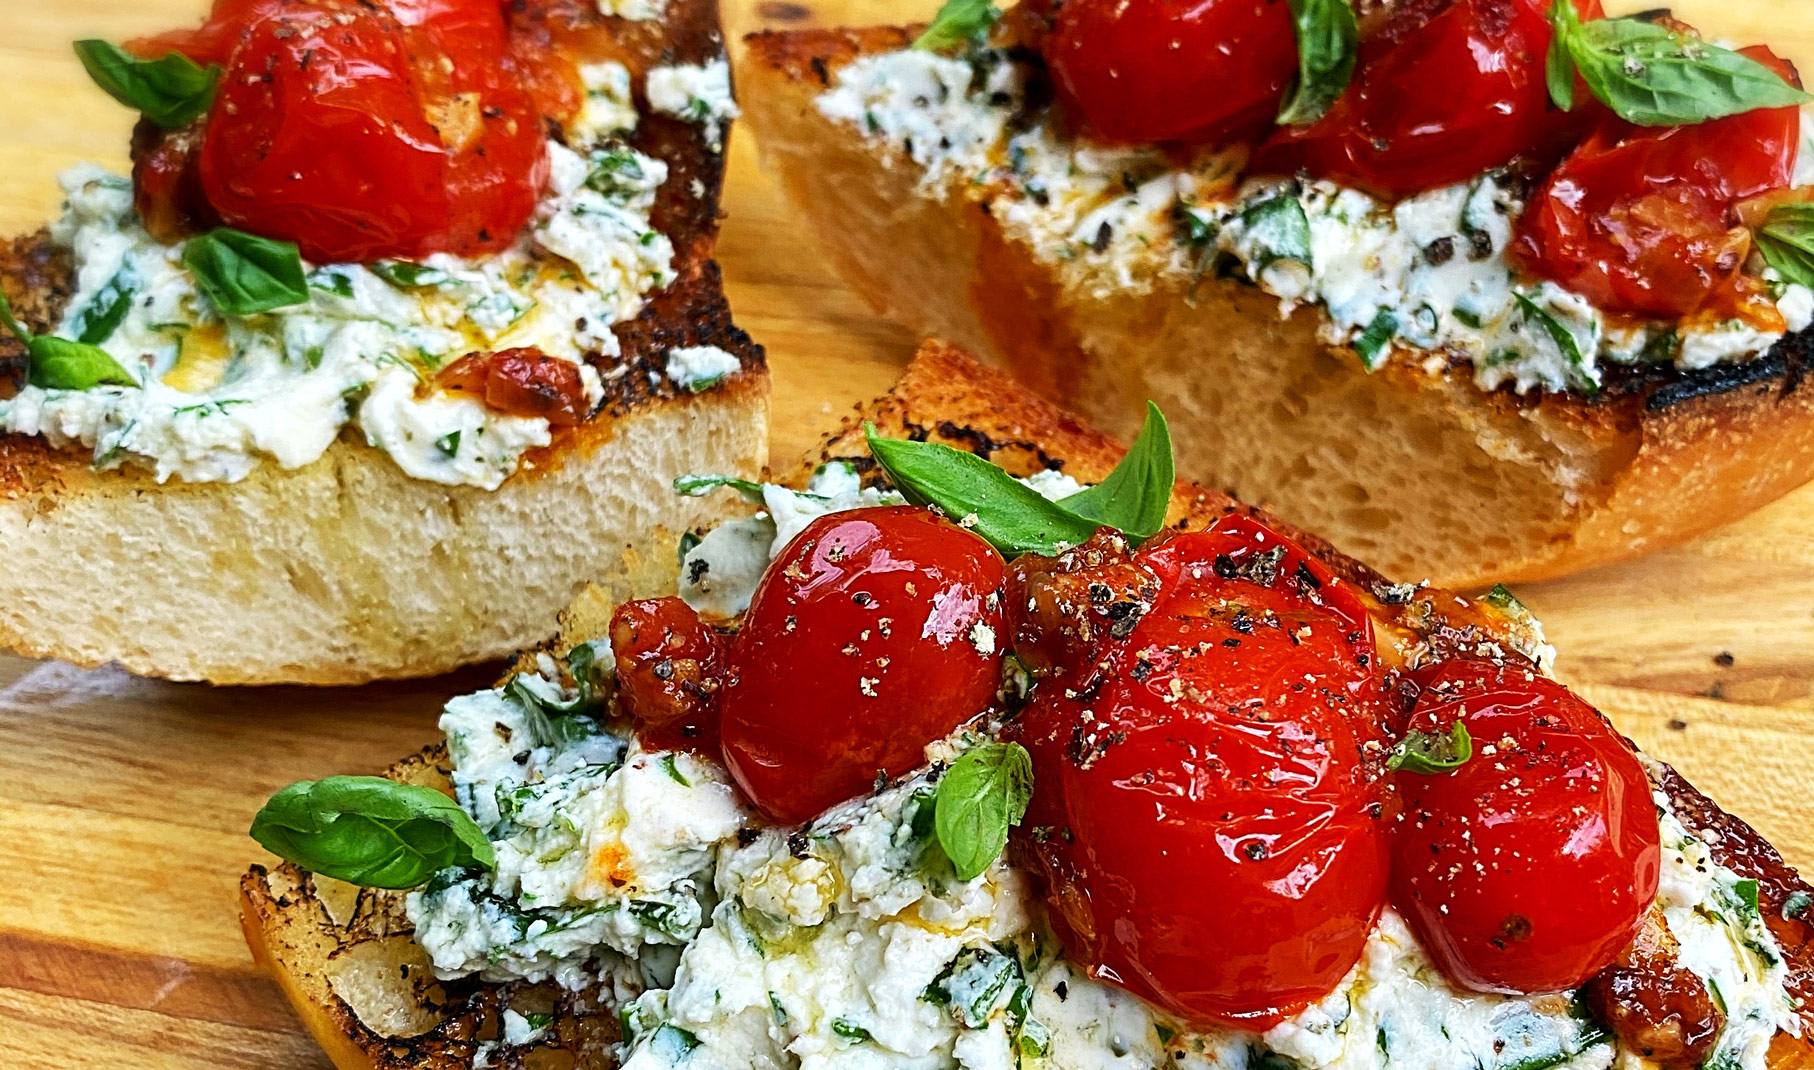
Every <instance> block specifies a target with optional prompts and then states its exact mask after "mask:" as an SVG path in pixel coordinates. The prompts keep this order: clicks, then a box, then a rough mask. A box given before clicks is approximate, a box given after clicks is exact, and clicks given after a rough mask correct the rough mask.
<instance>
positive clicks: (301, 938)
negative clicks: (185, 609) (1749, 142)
mask: <svg viewBox="0 0 1814 1070" xmlns="http://www.w3.org/2000/svg"><path fill="white" fill-rule="evenodd" d="M865 419H867V420H873V421H875V423H876V425H877V427H878V428H879V429H880V431H881V433H882V434H884V435H887V436H891V437H900V436H904V435H913V436H916V437H917V436H924V437H925V438H927V439H930V440H933V441H940V442H944V443H946V444H948V445H952V446H955V447H958V448H962V449H968V450H971V451H973V452H975V453H977V454H978V455H980V456H983V457H986V458H988V459H989V460H991V461H993V462H995V463H996V464H999V465H1001V466H1002V467H1004V468H1006V469H1008V470H1009V471H1011V472H1016V473H1019V474H1026V473H1028V472H1031V471H1033V470H1035V469H1037V468H1042V467H1052V466H1059V467H1062V468H1063V469H1064V471H1066V472H1067V473H1069V474H1071V475H1073V476H1075V477H1077V478H1078V479H1080V480H1083V481H1085V482H1091V481H1096V480H1100V479H1101V478H1102V477H1103V476H1104V475H1106V474H1107V473H1108V472H1109V471H1110V470H1111V469H1112V468H1113V467H1114V465H1115V462H1116V461H1117V460H1118V459H1119V457H1120V455H1121V448H1120V447H1119V446H1117V445H1116V444H1115V443H1114V442H1113V441H1111V440H1109V439H1108V438H1106V437H1104V436H1103V435H1101V434H1099V433H1097V432H1095V431H1093V430H1090V429H1089V428H1087V427H1085V426H1083V425H1082V424H1081V423H1079V422H1078V421H1077V420H1076V419H1075V418H1074V417H1072V416H1070V415H1069V414H1068V413H1065V412H1063V411H1061V410H1059V409H1057V408H1055V407H1054V406H1052V405H1050V404H1048V403H1046V402H1044V401H1042V400H1040V399H1038V398H1035V397H1033V396H1031V395H1030V394H1028V393H1027V392H1026V391H1025V389H1024V388H1022V387H1020V386H1018V385H1016V384H1015V383H1013V382H1011V381H1010V380H1008V379H1007V378H1006V377H1005V376H1003V375H1002V374H1001V373H999V372H996V371H992V370H989V369H986V368H984V367H983V366H981V365H980V364H978V363H977V362H976V361H975V360H974V359H973V358H971V357H969V356H967V355H965V354H963V353H961V352H959V351H956V350H954V349H951V348H949V347H946V346H942V345H937V344H929V345H927V346H926V347H924V348H922V349H921V351H920V354H919V356H918V357H917V358H916V359H915V361H914V363H913V364H912V365H911V366H910V367H909V368H908V370H907V373H906V374H905V376H904V377H903V378H902V379H901V381H900V383H899V384H897V385H896V387H895V388H894V390H893V391H892V392H891V393H890V394H888V395H887V396H886V397H884V398H881V399H879V400H877V401H876V402H874V403H872V404H871V405H869V406H866V407H865V408H864V409H862V410H860V411H859V413H858V414H857V417H856V418H853V419H851V420H848V421H846V423H845V425H844V427H843V428H842V429H841V430H839V431H838V432H836V433H834V434H832V435H831V436H829V437H828V438H827V439H826V441H825V444H824V446H823V447H822V448H821V449H820V450H818V451H816V452H815V453H813V454H812V455H810V456H808V457H807V458H806V459H805V461H804V462H803V463H802V464H800V465H799V466H797V467H796V468H794V469H793V471H792V472H791V473H784V474H783V476H782V478H783V479H784V480H785V481H786V482H790V483H793V484H796V485H798V484H803V483H804V482H805V481H806V479H807V478H808V477H809V476H810V474H811V473H812V471H813V469H814V468H815V467H816V466H817V465H818V464H820V463H823V462H825V461H828V460H834V459H847V460H855V461H857V462H859V464H860V466H861V467H864V468H869V467H871V465H870V464H867V463H863V462H868V461H869V460H870V459H869V457H868V453H867V451H866V449H865V447H864V438H863V434H862V431H861V426H862V424H861V421H862V420H865ZM1230 512H1249V513H1254V514H1256V515H1260V516H1262V518H1263V519H1265V520H1266V522H1267V523H1270V524H1276V525H1278V526H1280V527H1282V528H1284V529H1285V530H1286V531H1288V532H1289V533H1290V534H1291V535H1292V536H1293V537H1295V538H1297V539H1298V541H1299V542H1300V543H1301V544H1303V545H1304V546H1305V547H1306V548H1308V549H1310V550H1311V551H1312V552H1313V553H1315V554H1317V555H1318V556H1319V557H1321V558H1322V559H1323V560H1324V561H1325V562H1327V563H1328V564H1329V565H1330V567H1331V568H1332V569H1333V570H1334V571H1335V572H1336V574H1338V575H1340V576H1342V577H1343V578H1344V579H1347V580H1350V581H1352V582H1353V583H1355V584H1356V585H1357V588H1358V593H1359V595H1360V597H1361V598H1362V599H1363V600H1364V601H1368V602H1370V603H1371V605H1370V608H1371V609H1372V610H1373V611H1374V612H1375V613H1377V614H1379V615H1380V616H1381V618H1382V627H1383V628H1384V629H1385V631H1384V632H1383V635H1384V636H1385V640H1384V641H1383V642H1382V646H1381V651H1382V654H1383V655H1387V656H1399V657H1404V656H1412V655H1416V654H1419V653H1422V652H1425V651H1435V652H1437V653H1438V654H1439V655H1440V656H1450V655H1452V654H1454V653H1455V652H1457V651H1458V650H1460V649H1462V648H1467V649H1477V648H1478V647H1479V645H1480V644H1481V643H1483V642H1498V643H1500V644H1502V645H1507V646H1509V645H1510V644H1511V643H1512V642H1514V639H1513V637H1512V635H1511V634H1510V633H1509V632H1508V631H1507V630H1506V627H1507V624H1506V621H1505V620H1504V619H1503V618H1501V617H1498V616H1496V615H1494V614H1492V613H1487V612H1482V610H1481V608H1480V607H1479V606H1478V605H1477V604H1474V603H1469V602H1467V601H1465V600H1461V599H1457V598H1455V597H1454V596H1452V595H1449V594H1446V593H1445V592H1442V591H1439V590H1435V589H1432V588H1422V589H1419V590H1417V591H1415V592H1414V593H1411V594H1409V595H1406V594H1404V593H1403V592H1402V591H1400V592H1397V593H1395V594H1394V595H1393V597H1392V599H1391V601H1392V602H1393V603H1394V604H1393V605H1382V604H1381V603H1380V602H1379V601H1378V600H1376V599H1375V598H1374V594H1375V593H1377V592H1380V591H1382V590H1383V589H1384V587H1385V585H1384V584H1383V581H1381V580H1380V578H1379V577H1378V576H1377V575H1376V574H1374V573H1372V572H1371V571H1370V570H1369V569H1367V568H1366V566H1364V565H1361V564H1360V563H1358V562H1356V561H1354V560H1353V559H1351V558H1347V557H1344V556H1342V555H1341V554H1339V553H1336V552H1335V551H1334V550H1332V549H1330V548H1329V546H1328V545H1327V544H1326V543H1324V542H1322V541H1321V540H1319V539H1317V538H1315V537H1314V536H1310V535H1307V534H1305V533H1302V532H1298V531H1293V530H1291V529H1290V528H1289V527H1288V526H1286V525H1283V524H1282V523H1280V522H1278V521H1277V520H1275V519H1274V518H1272V517H1270V516H1265V514H1263V513H1260V511H1258V510H1254V509H1251V508H1250V507H1248V506H1244V505H1242V504H1241V503H1240V502H1237V501H1234V500H1233V499H1231V498H1229V497H1228V496H1227V495H1224V494H1221V493H1219V492H1217V491H1213V490H1205V489H1203V488H1200V487H1194V486H1191V485H1189V484H1185V483H1180V484H1179V485H1178V487H1177V488H1176V491H1175V493H1174V494H1173V497H1172V507H1171V513H1170V516H1169V521H1170V524H1171V526H1173V527H1177V528H1181V529H1194V528H1201V527H1205V526H1207V525H1209V524H1212V523H1214V522H1215V521H1216V520H1217V519H1219V518H1220V517H1222V516H1223V515H1225V514H1227V513H1230ZM611 609H612V600H611V598H610V597H609V596H608V595H607V594H606V593H605V592H604V591H602V590H600V589H598V588H590V589H588V590H586V591H585V592H584V593H582V594H581V596H580V597H579V598H578V599H576V600H575V601H574V603H573V605H572V606H570V607H569V608H568V609H567V611H566V612H565V613H564V614H563V615H562V619H561V629H560V634H559V636H558V637H557V638H555V639H552V640H550V641H549V643H548V644H547V645H546V648H545V649H546V650H547V652H548V653H551V654H553V655H555V656H557V657H558V656H561V655H564V653H565V652H566V651H567V650H569V649H571V648H572V647H573V646H574V645H576V644H578V643H581V642H584V641H586V640H588V639H591V638H593V637H596V636H599V635H604V634H607V631H608V624H609V621H610V616H611ZM1389 648H1395V655H1393V654H1388V649H1389ZM532 663H533V656H532V655H524V656H523V657H522V658H521V659H519V663H518V667H519V668H522V667H527V666H529V665H531V664H532ZM1660 768H1661V773H1660V775H1659V777H1658V779H1657V784H1656V786H1657V788H1658V790H1661V791H1663V792H1665V793H1666V794H1667V795H1668V796H1669V797H1670V799H1671V802H1672V805H1673V808H1674V810H1675V812H1676V813H1677V814H1678V815H1680V816H1681V818H1682V820H1683V821H1684V823H1686V824H1687V825H1688V826H1689V827H1690V828H1692V829H1695V830H1697V831H1702V834H1703V838H1705V839H1707V841H1708V843H1709V844H1711V845H1712V847H1711V849H1712V851H1713V853H1714V855H1715V857H1716V858H1717V859H1718V860H1719V861H1720V862H1721V864H1723V865H1726V866H1729V867H1731V868H1732V869H1734V870H1735V871H1737V872H1738V873H1740V874H1742V875H1744V876H1748V877H1755V878H1756V879H1757V880H1758V882H1759V898H1760V901H1761V902H1762V903H1763V904H1764V911H1765V916H1766V917H1768V918H1773V919H1780V922H1781V924H1780V925H1777V924H1776V922H1775V921H1774V920H1773V921H1772V926H1773V929H1774V931H1775V934H1776V938H1777V940H1778V943H1779V945H1780V946H1781V947H1782V948H1783V951H1784V952H1785V954H1786V955H1787V956H1788V958H1789V960H1790V967H1791V977H1790V988H1791V991H1792V992H1793V993H1795V994H1796V995H1798V996H1801V997H1803V999H1804V1006H1810V1007H1814V999H1808V998H1807V997H1810V996H1814V925H1810V924H1808V923H1806V922H1804V921H1802V920H1792V919H1789V918H1782V917H1781V907H1782V904H1783V903H1785V902H1786V901H1788V899H1789V898H1790V897H1791V896H1793V895H1795V894H1796V893H1797V892H1799V891H1802V890H1804V889H1807V888H1808V886H1807V884H1806V883H1805V882H1803V881H1802V880H1801V878H1800V877H1798V876H1797V875H1796V873H1795V871H1794V870H1792V869H1790V868H1789V867H1788V866H1786V865H1784V864H1783V861H1782V859H1781V857H1780V856H1779V855H1778V854H1777V853H1776V851H1775V850H1774V849H1773V848H1772V847H1770V845H1769V844H1768V843H1767V842H1765V841H1764V839H1763V838H1762V837H1761V836H1759V835H1758V834H1757V833H1756V832H1755V831H1754V830H1752V829H1751V827H1750V826H1749V825H1746V824H1745V823H1744V822H1743V821H1740V820H1738V819H1737V818H1734V817H1731V816H1730V815H1727V814H1726V813H1724V812H1723V811H1721V810H1720V809H1719V808H1718V807H1717V806H1715V805H1714V804H1713V803H1712V802H1711V801H1710V800H1708V799H1707V798H1706V797H1705V796H1703V795H1701V794H1700V793H1699V792H1697V791H1695V790H1694V788H1693V787H1691V786H1690V785H1689V784H1688V783H1687V782H1686V781H1684V780H1682V779H1681V777H1680V776H1678V775H1677V774H1676V773H1675V771H1674V770H1672V769H1669V768H1668V767H1667V766H1662V767H1660ZM450 772H451V770H450V768H449V766H448V764H447V754H446V751H445V749H444V748H443V747H440V746H435V747H430V748H428V749H426V750H424V751H422V752H421V753H420V754H418V755H415V756H412V757H410V758H408V759H406V760H404V761H402V762H400V763H398V764H397V765H395V766H393V767H391V769H390V770H388V771H387V772H386V774H385V775H386V776H389V777H391V778H392V779H395V780H402V781H407V782H409V783H415V784H426V785H430V786H433V787H436V788H439V789H441V790H449V788H448V784H449V780H448V777H449V774H450ZM404 894H405V893H402V892H393V891H383V890H377V889H359V888H354V887H352V886H350V885H347V884H344V883H342V882H340V881H336V880H332V879H329V878H325V877H318V876H315V875H313V874H309V873H305V872H303V871H301V870H299V869H297V868H296V867H295V866H294V865H290V864H288V863H285V864H283V865H279V866H277V867H275V868H272V869H267V868H266V867H264V866H261V865H255V866H253V867H251V869H250V870H249V871H248V872H247V873H246V875H245V876H244V877H243V878H242V879H241V880H240V921H241V926H242V928H243V929H244V931H245V935H246V941H247V943H248V944H249V945H250V947H251V949H252V954H253V957H254V958H256V959H257V960H258V962H259V963H260V964H262V965H263V966H264V967H265V968H266V969H268V970H270V971H271V973H272V975H273V976H274V977H276V979H277V982H278V984H279V986H280V987H281V988H282V990H283V992H284V994H285V996H287V997H288V998H289V1000H290V1002H291V1003H292V1004H293V1005H294V1006H295V1008H296V1011H297V1014H298V1015H299V1016H300V1017H301V1018H302V1021H303V1023H304V1024H305V1025H306V1026H307V1027H308V1029H309V1030H310V1032H311V1033H313V1034H314V1035H315V1037H316V1038H317V1039H319V1040H320V1042H321V1045H322V1047H323V1049H325V1050H326V1051H327V1053H328V1055H329V1056H330V1057H331V1058H332V1059H333V1060H334V1064H335V1066H337V1067H339V1068H340V1070H468V1068H469V1067H471V1065H472V1059H473V1055H474V1054H475V1052H476V1051H477V1050H478V1045H479V1044H480V1043H486V1042H490V1043H492V1044H494V1046H493V1047H491V1048H490V1049H488V1053H487V1058H488V1060H489V1063H488V1065H490V1066H496V1067H513V1068H515V1067H528V1068H537V1067H552V1066H569V1065H571V1066H575V1067H582V1068H588V1070H590V1068H598V1070H607V1068H609V1067H610V1066H611V1065H612V1060H611V1055H610V1045H612V1044H613V1043H615V1042H616V1041H617V1040H618V1039H619V1033H618V1026H617V1022H616V1020H615V1018H614V1017H612V1016H611V1015H610V1014H609V1013H607V1012H606V1011H605V1010H604V1009H603V1008H601V1007H600V1006H599V1004H598V1003H597V1001H596V1000H594V999H593V998H592V995H591V993H588V992H580V993H569V992H564V991H561V990H559V989H558V988H555V987H553V986H550V985H524V984H491V983H484V982H478V981H474V980H471V979H462V980H458V981H448V982H438V981H436V979H435V977H434V975H433V972H432V971H431V969H430V968H429V964H428V961H427V957H426V956H425V955H424V953H423V952H422V950H421V949H420V948H419V947H418V946H417V945H416V944H415V943H414V942H413V941H412V940H411V939H410V935H409V934H410V932H411V931H412V930H411V928H410V923H409V921H408V918H407V917H406V915H405V914H404V911H403V896H404ZM506 1007H509V1008H513V1009H515V1010H517V1011H518V1013H528V1012H530V1011H534V1012H538V1013H549V1014H552V1015H553V1021H552V1024H551V1025H550V1026H549V1029H548V1032H547V1033H546V1034H545V1035H544V1036H543V1037H542V1038H539V1039H538V1040H536V1041H535V1042H534V1043H533V1044H532V1045H529V1046H525V1047H520V1048H519V1047H511V1046H509V1045H503V1046H495V1042H496V1041H498V1039H499V1037H500V1024H499V1016H500V1014H501V1013H502V1010H503V1009H504V1008H506ZM1809 1017H1810V1021H1809V1027H1810V1028H1814V1011H1810V1012H1809ZM1807 1031H1808V1030H1804V1033H1805V1032H1807ZM1810 1058H1814V1049H1810V1048H1809V1047H1808V1046H1807V1044H1806V1043H1805V1042H1804V1041H1801V1040H1798V1039H1796V1038H1793V1037H1789V1036H1787V1035H1786V1034H1785V1035H1779V1036H1778V1037H1777V1043H1776V1045H1774V1046H1773V1047H1772V1049H1771V1057H1770V1066H1771V1068H1772V1070H1797V1068H1800V1067H1805V1066H1807V1065H1808V1062H1807V1061H1806V1060H1808V1059H1810Z"/></svg>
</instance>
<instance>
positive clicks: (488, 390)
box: [435, 348, 587, 427]
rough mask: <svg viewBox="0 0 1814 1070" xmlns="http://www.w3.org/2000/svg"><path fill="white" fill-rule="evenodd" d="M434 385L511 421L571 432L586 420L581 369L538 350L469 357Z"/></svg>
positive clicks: (452, 366) (445, 371) (447, 370)
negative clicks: (523, 419)
mask: <svg viewBox="0 0 1814 1070" xmlns="http://www.w3.org/2000/svg"><path fill="white" fill-rule="evenodd" d="M435 381H436V383H438V384H439V385H440V386H441V387H442V388H443V389H446V390H452V391H456V392H459V393H464V394H471V395H473V396H474V397H476V398H478V399H480V400H481V401H483V402H485V404H486V405H489V406H490V407H491V408H494V409H496V410H497V411H499V412H501V413H504V414H505V415H507V416H529V417H535V416H539V417H541V418H542V419H544V420H547V421H548V422H549V423H550V424H552V425H554V426H555V427H572V426H574V425H576V424H578V423H580V422H581V421H583V420H584V419H585V418H586V409H587V403H586V385H585V382H584V381H583V380H582V379H581V378H580V372H579V365H577V364H575V363H573V362H572V361H570V360H562V359H560V358H559V357H551V356H549V355H548V354H546V353H544V352H542V351H541V350H539V349H534V348H523V349H500V350H498V351H497V352H495V353H472V354H468V355H467V356H464V357H461V358H460V359H459V360H456V361H454V362H453V363H452V364H449V365H448V366H447V367H445V368H443V369H441V371H440V374H438V375H437V376H436V377H435Z"/></svg>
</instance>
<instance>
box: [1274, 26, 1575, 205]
mask: <svg viewBox="0 0 1814 1070" xmlns="http://www.w3.org/2000/svg"><path fill="white" fill-rule="evenodd" d="M1549 6H1550V4H1549V0H1455V2H1454V3H1450V4H1448V5H1446V6H1443V5H1432V4H1427V3H1426V4H1405V5H1401V6H1399V7H1397V8H1395V9H1393V10H1392V12H1391V13H1390V14H1389V15H1387V16H1386V20H1385V23H1384V25H1383V26H1381V27H1380V28H1379V29H1378V30H1377V31H1375V32H1374V33H1373V34H1372V35H1371V36H1370V37H1369V38H1368V40H1367V42H1366V44H1365V45H1364V46H1363V47H1362V49H1361V55H1360V62H1359V64H1358V65H1357V67H1356V70H1355V75H1354V81H1353V83H1352V84H1351V85H1350V86H1349V89H1348V92H1347V93H1346V94H1345V95H1344V96H1343V97H1342V98H1341V99H1340V100H1339V101H1337V102H1336V104H1335V105H1334V107H1332V108H1331V109H1330V111H1329V114H1328V115H1326V116H1324V117H1323V119H1322V120H1321V121H1320V122H1318V123H1316V124H1314V125H1312V126H1308V127H1281V128H1280V130H1279V131H1278V133H1277V134H1275V135H1274V136H1273V138H1272V140H1271V141H1270V142H1269V143H1268V144H1267V145H1266V146H1264V147H1263V148H1262V149H1261V151H1260V153H1259V155H1258V156H1257V157H1256V160H1255V168H1256V169H1257V170H1275V171H1280V172H1291V171H1296V170H1299V169H1304V170H1308V171H1309V172H1310V173H1311V174H1313V175H1315V176H1317V177H1318V178H1332V179H1335V180H1336V181H1339V182H1343V183H1346V184H1349V185H1353V186H1358V187H1360V188H1361V189H1365V190H1368V191H1370V192H1373V193H1377V194H1380V195H1382V196H1386V197H1402V196H1407V195H1409V194H1413V193H1419V192H1422V191H1424V190H1428V189H1435V188H1436V187H1438V186H1447V185H1450V184H1452V183H1456V182H1465V181H1467V180H1469V179H1471V178H1474V177H1475V176H1477V175H1479V174H1480V173H1481V172H1482V171H1486V170H1489V169H1491V168H1494V167H1499V166H1501V165H1503V164H1505V163H1507V162H1509V161H1511V160H1512V159H1513V158H1514V157H1535V158H1538V159H1542V160H1545V161H1553V160H1555V159H1556V158H1557V157H1559V156H1560V155H1561V154H1562V153H1563V152H1564V151H1566V149H1567V148H1568V147H1569V146H1570V145H1571V144H1572V143H1573V142H1574V141H1575V140H1577V139H1578V138H1579V137H1580V135H1581V134H1583V133H1585V131H1586V126H1587V123H1588V122H1590V121H1591V118H1592V117H1593V116H1594V115H1596V114H1597V113H1598V109H1597V107H1595V106H1593V98H1592V97H1591V96H1589V95H1588V94H1586V93H1585V92H1583V93H1582V94H1581V96H1582V99H1583V101H1585V102H1586V103H1585V104H1584V105H1583V106H1582V107H1580V108H1577V109H1576V110H1575V111H1574V112H1572V113H1570V112H1563V111H1561V110H1560V109H1558V108H1556V107H1554V106H1553V105H1552V104H1551V103H1550V98H1549V89H1548V83H1547V82H1546V81H1545V79H1544V60H1545V57H1546V56H1547V54H1548V51H1549V46H1550V40H1551V38H1552V37H1553V33H1552V30H1551V27H1550V23H1549V18H1548V17H1547V14H1546V13H1547V11H1548V8H1549ZM1577 7H1578V8H1579V9H1580V10H1581V17H1582V18H1586V19H1593V18H1599V17H1600V16H1601V11H1600V4H1599V0H1586V2H1585V3H1581V4H1578V5H1577Z"/></svg>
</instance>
